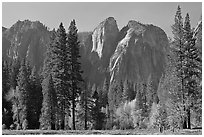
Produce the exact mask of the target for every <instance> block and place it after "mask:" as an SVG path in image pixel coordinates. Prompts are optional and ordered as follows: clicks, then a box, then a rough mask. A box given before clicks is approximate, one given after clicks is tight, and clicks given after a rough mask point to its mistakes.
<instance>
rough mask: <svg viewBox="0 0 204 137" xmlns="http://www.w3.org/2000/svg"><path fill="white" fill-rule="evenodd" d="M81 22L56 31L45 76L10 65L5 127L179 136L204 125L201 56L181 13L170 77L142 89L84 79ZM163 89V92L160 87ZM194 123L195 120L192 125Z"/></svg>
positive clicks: (5, 80)
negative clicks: (178, 131)
mask: <svg viewBox="0 0 204 137" xmlns="http://www.w3.org/2000/svg"><path fill="white" fill-rule="evenodd" d="M77 31H78V30H77V28H76V24H75V20H73V21H72V22H71V23H70V26H69V28H68V32H67V33H66V30H65V29H64V26H63V24H62V23H61V24H60V26H59V28H58V30H57V31H55V30H53V31H52V35H51V37H50V43H49V45H48V48H47V52H46V58H45V60H44V66H43V69H42V72H39V71H38V72H37V71H36V69H35V67H34V68H31V66H30V65H29V62H28V61H27V60H25V59H19V58H17V59H15V60H13V61H11V62H8V61H5V60H3V62H2V97H3V98H2V116H3V118H2V123H3V128H7V129H18V130H20V129H44V130H69V129H72V130H75V129H78V130H80V129H85V130H86V129H97V130H101V129H134V128H158V129H160V131H161V132H162V131H163V130H169V129H171V130H173V131H174V130H175V129H186V128H189V129H190V128H191V125H192V123H194V125H193V126H194V127H195V126H200V125H201V121H202V85H201V80H202V77H201V74H202V72H201V70H202V60H201V51H200V50H199V48H198V47H196V45H195V44H196V38H195V37H194V34H193V29H192V28H191V25H190V17H189V14H186V17H185V20H184V21H183V18H182V16H181V8H180V7H179V6H178V9H177V12H176V15H175V20H174V24H173V25H172V32H173V35H174V37H173V40H172V41H171V42H170V47H169V48H168V49H167V53H166V54H167V58H166V64H167V66H166V68H165V74H164V75H163V76H162V77H161V78H160V81H159V82H155V78H154V77H155V76H154V75H150V76H149V77H148V80H146V81H145V80H143V79H142V78H140V77H139V76H138V77H137V80H136V81H134V82H133V81H128V80H126V79H120V80H119V79H114V80H113V81H111V82H110V79H109V77H106V79H105V80H104V82H103V84H101V85H97V86H96V85H91V84H90V83H89V82H88V80H87V79H83V78H82V74H83V72H82V71H81V64H80V62H79V60H80V53H79V44H80V43H79V41H78V35H77ZM158 83H159V85H158ZM192 118H193V119H192Z"/></svg>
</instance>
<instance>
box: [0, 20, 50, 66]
mask: <svg viewBox="0 0 204 137" xmlns="http://www.w3.org/2000/svg"><path fill="white" fill-rule="evenodd" d="M49 35H50V33H49V31H48V30H47V28H46V27H45V26H44V25H43V24H42V23H40V22H39V21H35V22H31V21H29V20H25V21H18V22H16V23H15V24H14V25H13V26H12V27H11V28H9V29H6V30H5V31H4V32H3V34H2V37H3V39H2V45H3V49H4V50H3V57H4V58H7V59H16V58H18V57H20V58H26V59H27V60H29V61H30V64H31V65H32V66H36V68H37V69H39V68H40V66H42V65H43V60H44V56H45V55H44V53H45V51H46V49H47V44H49Z"/></svg>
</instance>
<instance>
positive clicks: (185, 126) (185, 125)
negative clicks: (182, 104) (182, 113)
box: [183, 118, 187, 129]
mask: <svg viewBox="0 0 204 137" xmlns="http://www.w3.org/2000/svg"><path fill="white" fill-rule="evenodd" d="M183 129H187V119H186V118H185V119H184V122H183Z"/></svg>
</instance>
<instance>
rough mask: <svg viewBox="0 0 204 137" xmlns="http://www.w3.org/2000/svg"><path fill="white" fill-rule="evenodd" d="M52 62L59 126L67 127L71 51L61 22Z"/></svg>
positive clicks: (53, 49) (61, 127) (54, 44)
mask: <svg viewBox="0 0 204 137" xmlns="http://www.w3.org/2000/svg"><path fill="white" fill-rule="evenodd" d="M51 48H52V52H51V54H52V55H51V57H52V60H51V61H50V64H51V65H52V70H51V74H52V78H53V82H54V87H55V91H56V94H57V103H58V107H59V110H60V111H59V112H58V117H59V121H58V123H59V128H60V129H64V128H65V124H66V123H65V117H66V115H70V114H69V111H68V110H69V107H70V103H69V97H70V53H69V52H68V51H69V50H68V45H67V34H66V31H65V29H64V26H63V24H62V23H61V24H60V26H59V28H58V30H57V34H56V38H55V40H54V43H53V46H52V47H51Z"/></svg>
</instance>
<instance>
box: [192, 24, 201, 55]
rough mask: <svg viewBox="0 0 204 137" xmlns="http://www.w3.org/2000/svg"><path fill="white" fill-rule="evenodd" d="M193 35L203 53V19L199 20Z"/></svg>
mask: <svg viewBox="0 0 204 137" xmlns="http://www.w3.org/2000/svg"><path fill="white" fill-rule="evenodd" d="M193 37H194V38H195V39H196V46H197V47H198V48H199V50H200V51H201V54H202V20H201V21H199V22H198V24H197V26H196V27H195V29H194V31H193Z"/></svg>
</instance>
